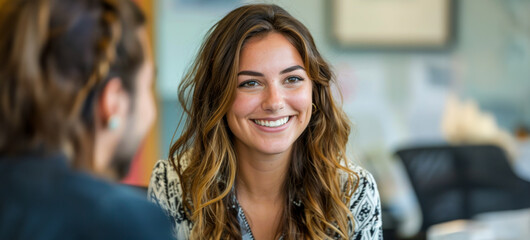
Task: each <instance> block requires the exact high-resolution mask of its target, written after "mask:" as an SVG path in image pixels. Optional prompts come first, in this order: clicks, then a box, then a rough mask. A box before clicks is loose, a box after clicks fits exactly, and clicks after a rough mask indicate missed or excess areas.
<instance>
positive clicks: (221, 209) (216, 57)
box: [169, 4, 357, 239]
mask: <svg viewBox="0 0 530 240" xmlns="http://www.w3.org/2000/svg"><path fill="white" fill-rule="evenodd" d="M270 32H277V33H280V34H282V35H283V36H285V37H286V38H287V39H288V40H289V41H290V43H291V44H293V46H294V47H295V48H296V49H297V50H298V52H299V54H300V55H301V57H302V59H303V61H304V67H305V69H306V70H307V73H308V76H309V78H310V79H311V80H312V81H313V90H312V95H313V101H314V104H315V105H316V109H317V111H315V112H314V114H313V115H312V117H311V120H310V122H309V125H308V127H307V129H305V131H304V132H303V133H302V135H301V136H300V137H299V139H297V141H296V142H295V143H294V146H293V153H292V159H291V162H290V166H289V170H288V176H287V180H286V182H285V183H284V186H283V188H284V191H285V193H286V199H285V207H284V210H283V216H282V218H281V223H280V224H279V226H281V228H280V229H279V231H278V232H277V236H278V237H279V236H280V235H283V236H284V237H285V239H327V238H330V237H336V236H340V237H342V238H348V237H349V236H350V234H352V232H353V218H352V214H351V212H350V211H349V209H348V207H347V203H348V202H349V201H350V199H351V196H352V194H353V192H354V190H355V189H356V187H357V185H356V184H357V176H356V174H355V173H354V172H352V171H351V170H350V169H349V168H347V167H345V166H346V163H345V161H346V156H345V153H346V151H345V148H346V143H347V141H348V135H349V132H350V123H349V120H348V118H347V116H346V115H345V113H344V112H343V111H342V109H341V108H340V107H339V106H337V104H336V103H335V101H334V98H333V96H332V91H331V87H330V84H332V82H334V81H335V78H334V75H333V73H332V71H331V70H330V67H329V66H328V64H327V63H326V62H325V61H324V59H323V58H322V57H321V56H320V54H319V52H318V51H317V48H316V46H315V43H314V41H313V38H312V37H311V34H310V33H309V31H308V30H307V28H306V27H305V26H304V25H303V24H302V23H300V22H299V21H298V20H296V19H295V18H293V17H292V16H291V15H290V14H289V13H288V12H286V11H285V10H284V9H282V8H280V7H279V6H276V5H266V4H256V5H246V6H242V7H240V8H237V9H235V10H233V11H232V12H230V13H229V14H228V15H226V16H225V17H224V18H223V19H221V20H220V21H219V22H217V23H216V24H215V25H214V26H213V27H212V28H211V29H210V31H209V33H208V35H207V37H206V40H205V42H204V43H203V45H202V46H201V48H200V51H199V53H198V56H197V58H196V60H195V62H194V64H193V65H192V67H191V68H190V69H189V72H188V73H187V75H185V77H184V79H183V81H182V82H181V85H180V86H179V90H180V93H179V101H180V103H181V105H182V107H183V108H184V111H185V113H186V115H187V118H186V122H185V126H184V130H183V133H182V135H181V136H180V137H179V138H178V139H177V140H176V141H175V143H174V144H173V145H172V147H171V150H170V153H169V154H170V155H169V156H170V159H172V161H171V162H172V165H173V166H174V168H175V169H176V171H177V174H178V176H179V180H180V185H181V187H182V190H183V202H184V204H185V209H186V212H187V217H188V218H189V219H190V220H191V221H192V222H193V229H192V232H191V236H190V237H191V239H221V238H223V239H240V238H241V231H240V229H239V223H238V220H237V215H236V214H237V213H236V212H235V211H234V210H233V209H232V208H229V206H232V205H233V204H234V203H233V202H232V199H233V194H234V193H233V191H232V188H233V186H234V181H235V178H236V173H237V163H236V162H237V157H236V153H235V151H234V145H233V138H234V136H233V135H232V133H231V132H230V129H229V128H228V125H227V122H226V119H225V114H226V113H227V112H228V110H229V109H230V107H231V105H232V103H233V101H234V94H235V90H236V87H237V72H238V66H239V61H240V59H239V56H240V53H241V49H242V47H243V46H244V44H245V42H246V41H247V40H248V39H250V38H253V37H256V36H258V35H263V34H267V33H270ZM293 202H297V203H301V204H293ZM349 220H350V221H349Z"/></svg>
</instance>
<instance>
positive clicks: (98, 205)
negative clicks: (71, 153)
mask: <svg viewBox="0 0 530 240" xmlns="http://www.w3.org/2000/svg"><path fill="white" fill-rule="evenodd" d="M170 229H171V228H170V225H169V222H168V219H167V218H166V217H165V215H164V214H163V213H162V211H161V210H160V209H159V208H158V207H156V206H155V205H153V204H151V203H149V202H147V201H146V200H145V197H144V196H141V195H140V194H138V193H136V192H134V190H132V189H128V188H125V187H121V186H118V185H115V184H112V183H109V182H106V181H103V180H100V179H97V178H95V177H92V176H91V175H89V174H86V173H82V172H79V171H75V170H72V169H71V168H69V166H68V163H67V160H66V158H65V157H63V156H62V155H55V156H47V157H43V156H42V154H28V155H25V156H17V157H5V156H4V157H1V156H0V239H32V240H33V239H170V238H172V237H171V230H170Z"/></svg>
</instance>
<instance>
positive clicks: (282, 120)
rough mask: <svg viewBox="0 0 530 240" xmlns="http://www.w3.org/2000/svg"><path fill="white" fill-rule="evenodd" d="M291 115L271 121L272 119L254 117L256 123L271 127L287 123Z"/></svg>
mask: <svg viewBox="0 0 530 240" xmlns="http://www.w3.org/2000/svg"><path fill="white" fill-rule="evenodd" d="M289 118H290V117H289V116H287V117H282V118H280V119H277V120H274V121H270V120H261V119H253V120H252V121H254V123H256V124H258V125H260V126H264V127H270V128H277V127H281V126H283V125H285V124H286V123H287V122H289Z"/></svg>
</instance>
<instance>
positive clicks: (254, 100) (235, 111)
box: [227, 93, 260, 118]
mask: <svg viewBox="0 0 530 240" xmlns="http://www.w3.org/2000/svg"><path fill="white" fill-rule="evenodd" d="M259 102H260V101H259V96H257V95H249V94H243V93H237V94H236V97H235V99H234V103H233V104H232V108H231V109H230V110H229V112H228V114H227V115H232V116H233V117H234V118H246V117H247V116H248V115H249V114H251V113H253V112H255V111H256V109H258V108H259Z"/></svg>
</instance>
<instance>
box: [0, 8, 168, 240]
mask: <svg viewBox="0 0 530 240" xmlns="http://www.w3.org/2000/svg"><path fill="white" fill-rule="evenodd" d="M144 22H145V19H144V16H143V15H142V13H141V12H140V10H139V9H138V8H137V6H136V5H134V3H132V2H131V1H129V0H75V1H72V0H0V33H1V34H0V239H169V238H171V230H170V225H169V222H168V221H167V218H166V217H165V216H164V214H163V213H162V211H161V210H160V209H159V208H158V207H157V206H155V205H154V204H152V203H149V202H148V201H147V200H146V199H145V198H144V197H142V196H140V195H139V194H138V193H136V192H134V191H133V190H131V189H126V188H124V187H119V186H118V185H114V184H112V183H110V182H109V181H108V180H110V179H113V180H115V179H118V178H119V177H120V176H121V175H122V174H123V173H124V172H126V171H127V168H128V165H129V161H130V160H131V159H132V157H133V155H134V153H135V151H136V149H137V147H138V145H139V143H140V142H141V141H142V139H143V138H144V136H145V135H146V133H147V132H148V130H149V128H150V126H151V125H152V123H153V121H154V118H155V109H154V105H153V101H154V100H153V96H152V93H151V86H152V81H153V80H152V78H153V63H152V58H151V52H150V49H149V44H148V40H147V35H146V30H145V29H144ZM102 178H107V180H103V179H102Z"/></svg>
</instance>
